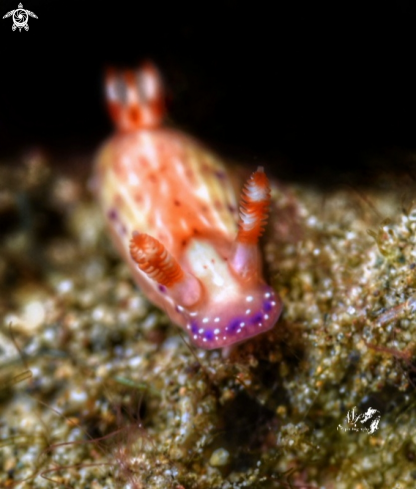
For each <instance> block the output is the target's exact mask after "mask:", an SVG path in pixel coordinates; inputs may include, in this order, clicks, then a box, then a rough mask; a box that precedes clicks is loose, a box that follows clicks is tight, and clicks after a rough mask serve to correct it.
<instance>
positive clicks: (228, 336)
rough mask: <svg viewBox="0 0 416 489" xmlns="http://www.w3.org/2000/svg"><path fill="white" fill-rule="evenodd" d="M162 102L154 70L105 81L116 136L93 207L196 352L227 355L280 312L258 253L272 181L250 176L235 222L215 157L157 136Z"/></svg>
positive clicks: (173, 137) (188, 142)
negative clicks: (101, 212)
mask: <svg viewBox="0 0 416 489" xmlns="http://www.w3.org/2000/svg"><path fill="white" fill-rule="evenodd" d="M162 93H163V87H162V84H161V81H160V78H159V76H158V73H157V70H156V69H155V68H154V66H153V65H151V64H150V63H146V64H145V65H143V67H142V69H141V70H139V71H137V72H133V71H126V72H124V73H122V74H119V73H116V72H115V71H109V72H108V74H107V103H108V108H109V112H110V115H111V117H112V118H113V120H114V122H115V125H116V127H117V134H116V135H115V136H114V137H113V138H112V139H110V141H109V142H108V143H107V144H106V145H105V146H104V147H103V149H102V151H101V152H100V154H99V157H98V161H97V172H96V176H97V178H96V184H97V185H96V187H97V190H98V195H99V199H100V201H101V205H102V207H103V208H104V211H105V214H106V216H107V221H108V225H109V228H110V230H111V232H112V235H113V238H114V242H115V244H116V246H117V248H118V249H119V251H120V253H121V254H122V255H123V256H124V258H125V259H126V260H127V261H128V263H129V265H130V266H131V271H132V273H133V276H134V278H135V280H136V282H137V284H138V285H139V287H140V288H141V289H142V291H143V292H144V294H145V295H146V296H147V297H148V298H149V299H150V300H151V301H152V302H153V303H155V304H156V305H158V306H159V307H160V308H161V309H163V310H165V311H166V313H167V314H168V315H169V317H170V318H171V319H172V321H173V322H175V323H177V324H178V325H180V326H181V327H182V328H183V329H184V330H185V331H186V332H187V333H188V334H189V337H190V339H191V341H192V342H193V344H195V345H196V346H198V347H201V348H205V349H213V348H220V347H226V346H230V345H232V344H234V343H238V342H241V341H243V340H246V339H247V338H250V337H252V336H256V335H258V334H259V333H262V332H265V331H267V330H269V329H270V328H272V327H273V326H274V324H275V323H276V321H277V319H278V317H279V315H280V313H281V310H282V304H281V301H280V299H279V297H278V296H277V294H275V292H274V291H273V289H272V288H271V287H269V286H268V285H266V284H265V282H264V280H263V279H262V275H261V259H260V251H259V248H258V241H259V237H260V236H261V235H262V233H263V230H264V228H265V225H266V220H267V215H268V209H269V204H270V188H269V183H268V179H267V177H266V174H265V172H264V170H263V168H262V167H259V168H258V169H257V171H256V172H254V173H253V174H252V175H251V177H250V178H249V179H248V180H247V182H246V184H245V186H244V187H243V191H242V195H241V198H240V206H239V209H240V213H239V216H238V213H237V210H238V207H237V200H236V198H235V192H234V187H233V184H232V183H231V178H229V176H228V174H227V171H226V170H225V168H224V166H223V165H222V163H221V162H220V161H219V160H218V158H216V157H215V155H213V154H212V153H210V152H209V151H207V150H206V149H205V148H204V147H203V146H201V145H200V144H198V143H197V142H196V141H195V140H193V139H192V138H190V137H188V136H186V135H185V134H183V133H181V132H179V131H174V130H170V129H165V128H163V127H160V125H161V121H162V118H163V113H164V104H163V96H162ZM237 218H238V219H237ZM237 220H238V222H237Z"/></svg>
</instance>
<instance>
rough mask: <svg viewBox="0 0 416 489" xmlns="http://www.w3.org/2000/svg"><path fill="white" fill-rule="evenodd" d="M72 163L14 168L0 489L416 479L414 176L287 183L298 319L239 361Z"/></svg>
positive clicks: (285, 285) (2, 336) (281, 269)
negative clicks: (175, 308)
mask: <svg viewBox="0 0 416 489" xmlns="http://www.w3.org/2000/svg"><path fill="white" fill-rule="evenodd" d="M9 163H10V162H9ZM74 167H75V168H80V167H81V165H80V164H78V163H76V162H74ZM53 168H56V166H55V167H54V162H53V161H48V160H47V159H46V158H45V157H44V156H43V155H42V154H41V153H32V154H30V155H27V156H26V157H25V158H24V159H23V161H21V162H19V164H14V165H12V166H10V165H9V166H6V165H4V166H1V167H0V186H1V187H0V232H1V242H0V286H1V291H0V313H1V323H0V487H28V488H29V487H35V488H57V487H71V488H91V489H98V488H112V487H114V488H120V487H128V488H146V489H159V488H160V489H166V488H172V489H182V488H185V489H205V488H207V489H211V488H223V489H231V488H244V487H251V488H278V487H299V488H327V489H332V488H340V489H344V488H345V489H349V488H357V489H358V488H395V489H404V488H413V487H415V485H416V465H415V460H416V423H415V422H414V419H415V415H416V412H415V411H416V404H415V401H416V396H415V392H416V386H415V384H416V371H415V368H416V366H415V364H414V354H415V337H416V335H415V329H416V318H415V310H416V293H415V284H416V238H415V229H416V206H413V205H412V201H411V199H409V198H407V196H408V195H412V194H413V195H414V194H415V192H414V191H415V190H416V188H415V187H416V185H415V184H414V178H412V175H409V174H407V175H404V176H397V175H395V176H394V178H393V177H392V176H390V175H385V174H382V175H380V174H379V175H377V177H374V182H373V183H372V185H369V186H367V187H364V186H361V187H358V186H354V185H352V186H348V187H347V186H338V187H336V188H332V189H331V190H322V189H319V188H312V187H307V186H296V185H289V184H287V185H285V186H283V185H277V186H275V187H274V189H273V209H272V212H271V221H270V224H269V232H268V235H267V236H266V239H265V241H264V248H265V256H266V265H267V267H268V269H269V276H270V277H271V280H272V283H273V286H274V288H275V290H276V291H278V293H279V294H280V296H281V297H282V300H283V302H284V313H283V316H282V318H281V320H280V321H279V323H278V325H277V326H276V327H275V328H274V329H273V330H272V331H271V332H269V333H266V334H264V335H262V336H259V337H257V338H254V339H253V340H250V341H248V342H246V343H243V344H241V345H239V346H237V347H236V348H234V349H233V350H231V351H228V352H222V351H220V350H214V351H203V350H198V349H194V348H192V347H190V346H189V345H188V343H187V339H186V337H185V336H184V335H183V334H182V333H181V331H180V330H179V329H178V328H177V327H175V326H174V325H171V324H170V323H169V321H168V320H167V318H166V316H165V315H164V314H163V312H162V311H159V310H158V309H156V308H154V307H153V306H151V305H150V304H149V303H148V302H147V300H146V299H145V298H144V297H143V296H142V295H141V293H140V291H138V290H137V288H136V287H135V285H134V284H133V282H132V280H131V277H130V275H129V272H128V269H127V267H126V265H125V264H124V263H122V262H121V261H120V260H119V258H118V257H117V255H116V254H115V252H114V250H113V248H112V246H111V244H110V242H109V239H108V237H107V235H106V232H105V229H104V227H103V221H102V217H101V214H100V212H99V210H98V208H97V206H96V204H95V202H94V199H93V198H92V195H91V194H90V192H89V190H88V185H87V176H86V174H85V172H84V175H81V174H80V173H79V172H72V175H71V174H70V173H68V172H67V173H65V172H63V173H62V172H60V171H57V170H53Z"/></svg>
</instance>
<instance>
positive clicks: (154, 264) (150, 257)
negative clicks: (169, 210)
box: [130, 232, 202, 306]
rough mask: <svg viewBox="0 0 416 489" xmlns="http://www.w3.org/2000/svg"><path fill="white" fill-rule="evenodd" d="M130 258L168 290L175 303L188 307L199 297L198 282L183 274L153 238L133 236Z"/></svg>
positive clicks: (161, 245)
mask: <svg viewBox="0 0 416 489" xmlns="http://www.w3.org/2000/svg"><path fill="white" fill-rule="evenodd" d="M130 255H131V257H132V258H133V260H134V261H135V262H136V263H137V265H138V266H139V268H140V270H141V271H142V272H143V273H145V274H146V275H147V276H148V277H149V278H151V279H152V280H154V281H155V282H157V283H158V284H159V285H161V286H163V287H166V288H167V289H169V291H170V293H171V295H172V297H174V298H175V300H177V301H178V302H179V304H181V305H184V306H190V305H192V304H195V303H196V302H197V301H198V300H199V299H200V298H201V292H202V291H201V286H200V284H199V281H198V280H197V279H196V278H195V277H194V276H192V275H191V274H189V273H187V272H185V271H184V270H183V269H182V267H181V266H180V264H179V263H178V262H177V261H176V260H175V258H174V257H173V256H172V255H171V254H170V253H169V252H168V250H167V249H166V248H165V247H164V246H163V244H162V243H161V242H160V241H158V240H157V239H155V238H152V236H149V235H148V234H142V233H137V232H136V233H134V234H133V237H132V239H131V240H130Z"/></svg>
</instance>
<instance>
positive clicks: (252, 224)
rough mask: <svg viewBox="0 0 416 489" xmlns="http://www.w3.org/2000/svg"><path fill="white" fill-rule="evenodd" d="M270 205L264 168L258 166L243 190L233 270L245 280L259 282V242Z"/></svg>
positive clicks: (233, 256) (232, 263) (231, 261)
mask: <svg viewBox="0 0 416 489" xmlns="http://www.w3.org/2000/svg"><path fill="white" fill-rule="evenodd" d="M269 206H270V186H269V181H268V179H267V176H266V174H265V173H264V168H263V167H262V166H259V167H258V168H257V171H255V172H254V173H253V174H252V175H251V176H250V178H249V179H248V180H247V182H246V184H245V185H244V187H243V190H242V193H241V197H240V218H239V221H238V233H237V237H236V239H235V243H234V250H233V253H232V257H231V260H230V265H231V268H232V269H233V270H234V271H235V272H236V273H237V274H238V275H239V276H240V277H241V278H242V279H243V280H247V281H250V280H257V278H258V275H259V272H260V258H259V251H258V247H257V244H258V241H259V238H260V236H261V235H262V234H263V232H264V228H265V226H266V223H267V217H268V212H269Z"/></svg>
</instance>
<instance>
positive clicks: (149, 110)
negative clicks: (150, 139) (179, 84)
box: [105, 62, 164, 132]
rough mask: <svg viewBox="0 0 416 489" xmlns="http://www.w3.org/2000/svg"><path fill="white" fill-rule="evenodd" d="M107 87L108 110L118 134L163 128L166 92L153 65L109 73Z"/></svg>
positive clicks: (110, 70)
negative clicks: (161, 124)
mask: <svg viewBox="0 0 416 489" xmlns="http://www.w3.org/2000/svg"><path fill="white" fill-rule="evenodd" d="M105 85H106V96H107V105H108V109H109V112H110V115H111V118H112V119H113V121H114V122H115V124H116V126H117V127H118V129H119V130H121V131H123V132H128V131H135V130H137V129H141V128H150V127H157V126H159V125H160V123H161V120H162V118H163V115H164V96H163V88H162V83H161V79H160V76H159V73H158V71H157V70H156V68H155V67H154V66H153V65H152V64H151V63H149V62H146V63H144V64H143V65H142V66H141V68H140V69H139V70H137V71H132V70H126V71H124V72H122V73H121V74H119V73H117V72H116V71H115V70H114V69H109V70H107V75H106V84H105Z"/></svg>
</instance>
